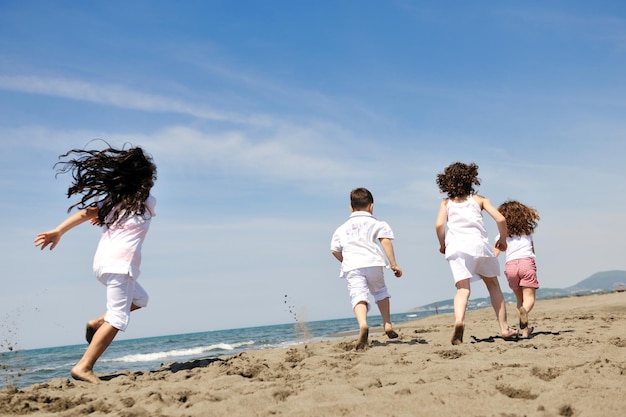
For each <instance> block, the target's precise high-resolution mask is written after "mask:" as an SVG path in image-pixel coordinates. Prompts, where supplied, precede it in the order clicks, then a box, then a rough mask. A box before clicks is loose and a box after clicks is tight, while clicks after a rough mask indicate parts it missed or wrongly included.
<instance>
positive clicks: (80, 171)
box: [54, 142, 156, 226]
mask: <svg viewBox="0 0 626 417" xmlns="http://www.w3.org/2000/svg"><path fill="white" fill-rule="evenodd" d="M105 143H106V142H105ZM106 145H107V148H106V149H104V150H84V149H72V150H70V151H68V152H66V153H64V154H63V155H61V156H59V162H57V163H56V164H55V165H54V166H55V168H58V170H57V175H58V174H64V173H70V174H71V175H72V179H73V181H72V185H71V186H70V187H69V188H68V190H67V197H68V198H70V197H72V196H73V195H80V196H81V198H80V201H79V202H78V203H75V204H72V205H71V206H70V207H69V208H68V210H67V211H68V212H70V211H71V210H72V209H73V208H78V209H79V210H82V209H86V208H88V207H97V206H98V204H100V208H99V210H98V220H99V221H100V224H103V225H107V226H108V225H111V224H113V223H115V222H118V221H123V220H125V219H127V218H128V217H130V216H133V215H140V216H143V215H145V214H146V212H148V213H147V214H148V215H151V214H152V213H150V212H149V210H148V209H147V207H146V199H147V198H148V196H149V195H150V189H151V188H152V186H153V185H154V181H155V180H156V165H154V163H153V162H152V157H151V156H149V155H146V154H145V153H144V151H143V150H142V149H141V148H139V147H130V148H128V149H123V148H122V149H115V148H113V147H111V146H110V145H109V144H108V143H106ZM109 215H110V216H109Z"/></svg>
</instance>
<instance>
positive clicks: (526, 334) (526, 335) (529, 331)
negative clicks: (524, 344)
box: [522, 326, 535, 339]
mask: <svg viewBox="0 0 626 417" xmlns="http://www.w3.org/2000/svg"><path fill="white" fill-rule="evenodd" d="M533 330H535V328H534V327H530V326H528V327H526V328H525V329H524V330H522V337H523V338H524V339H528V338H529V337H530V335H531V334H532V332H533Z"/></svg>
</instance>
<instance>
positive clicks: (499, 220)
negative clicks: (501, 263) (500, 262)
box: [480, 197, 509, 252]
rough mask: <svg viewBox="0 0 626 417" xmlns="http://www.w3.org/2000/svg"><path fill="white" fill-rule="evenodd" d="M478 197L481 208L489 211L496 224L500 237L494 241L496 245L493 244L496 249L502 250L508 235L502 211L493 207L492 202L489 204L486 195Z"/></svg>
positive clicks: (504, 247)
mask: <svg viewBox="0 0 626 417" xmlns="http://www.w3.org/2000/svg"><path fill="white" fill-rule="evenodd" d="M480 198H481V206H482V208H483V209H484V210H485V211H486V212H487V213H489V215H490V216H491V217H492V218H493V219H494V220H495V222H496V224H497V225H498V233H500V238H499V239H498V241H497V242H496V245H495V246H496V249H499V250H500V251H502V252H504V251H505V250H506V246H507V245H506V237H507V236H508V235H509V232H508V230H507V228H506V219H505V218H504V216H503V215H502V213H500V212H499V211H498V209H497V208H495V207H494V205H493V204H491V201H489V199H488V198H486V197H480Z"/></svg>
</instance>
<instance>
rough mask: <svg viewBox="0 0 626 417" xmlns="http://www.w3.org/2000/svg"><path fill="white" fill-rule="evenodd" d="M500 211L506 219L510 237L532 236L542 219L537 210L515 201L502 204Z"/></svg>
mask: <svg viewBox="0 0 626 417" xmlns="http://www.w3.org/2000/svg"><path fill="white" fill-rule="evenodd" d="M498 211H499V212H500V213H501V214H502V215H503V216H504V218H505V219H506V228H507V230H508V233H509V236H524V235H532V234H533V232H534V231H535V228H536V227H537V222H538V221H539V219H540V218H539V212H537V210H536V209H534V208H532V207H528V206H526V205H524V204H522V203H520V202H519V201H515V200H507V201H505V202H504V203H502V204H500V207H498Z"/></svg>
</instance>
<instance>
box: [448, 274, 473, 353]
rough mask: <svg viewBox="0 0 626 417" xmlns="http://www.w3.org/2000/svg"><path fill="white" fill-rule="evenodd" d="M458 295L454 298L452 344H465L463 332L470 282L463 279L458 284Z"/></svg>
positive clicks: (467, 279)
mask: <svg viewBox="0 0 626 417" xmlns="http://www.w3.org/2000/svg"><path fill="white" fill-rule="evenodd" d="M455 285H456V294H455V296H454V333H452V340H451V342H452V344H453V345H460V344H461V343H463V331H464V330H465V311H466V310H467V302H468V300H469V297H470V292H471V290H470V280H469V278H466V279H462V280H460V281H458V282H457V283H456V284H455Z"/></svg>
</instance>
